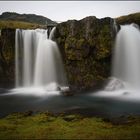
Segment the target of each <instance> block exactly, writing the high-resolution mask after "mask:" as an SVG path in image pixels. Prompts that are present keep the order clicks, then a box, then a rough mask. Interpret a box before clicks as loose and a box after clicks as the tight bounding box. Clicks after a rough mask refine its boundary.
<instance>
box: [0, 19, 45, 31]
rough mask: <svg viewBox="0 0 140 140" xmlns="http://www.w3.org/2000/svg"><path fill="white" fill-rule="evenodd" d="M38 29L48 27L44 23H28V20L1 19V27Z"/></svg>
mask: <svg viewBox="0 0 140 140" xmlns="http://www.w3.org/2000/svg"><path fill="white" fill-rule="evenodd" d="M5 28H10V29H16V28H19V29H36V28H46V27H45V26H43V25H39V24H34V23H28V22H22V21H10V20H8V21H7V20H5V21H4V20H1V21H0V29H5Z"/></svg>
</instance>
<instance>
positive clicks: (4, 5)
mask: <svg viewBox="0 0 140 140" xmlns="http://www.w3.org/2000/svg"><path fill="white" fill-rule="evenodd" d="M6 11H9V12H17V13H20V14H23V13H26V14H29V13H30V14H38V15H42V16H45V17H48V18H50V19H51V20H54V21H65V20H68V19H82V18H84V17H86V16H96V17H98V18H102V17H107V16H108V17H113V18H114V17H118V16H122V15H127V14H130V13H135V12H140V1H0V14H2V13H3V12H6Z"/></svg>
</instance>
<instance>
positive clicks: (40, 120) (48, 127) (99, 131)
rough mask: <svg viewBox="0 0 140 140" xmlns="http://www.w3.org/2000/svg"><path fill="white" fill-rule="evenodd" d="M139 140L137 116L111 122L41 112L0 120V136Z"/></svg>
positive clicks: (139, 132) (15, 115)
mask: <svg viewBox="0 0 140 140" xmlns="http://www.w3.org/2000/svg"><path fill="white" fill-rule="evenodd" d="M21 138H22V139H31V138H32V139H107V140H108V139H133V140H134V139H140V119H134V120H133V121H132V120H131V121H128V122H127V123H126V124H117V125H116V124H113V123H111V122H105V121H103V120H102V119H101V118H95V117H92V118H88V117H81V116H78V115H69V116H57V117H56V116H55V117H54V116H51V115H47V114H45V113H42V114H37V115H32V116H25V115H24V114H13V115H9V116H7V117H5V118H2V119H0V139H21Z"/></svg>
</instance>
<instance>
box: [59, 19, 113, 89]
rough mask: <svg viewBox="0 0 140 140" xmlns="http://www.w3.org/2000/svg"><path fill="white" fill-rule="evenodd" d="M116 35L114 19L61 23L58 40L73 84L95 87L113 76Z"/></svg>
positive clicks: (69, 78)
mask: <svg viewBox="0 0 140 140" xmlns="http://www.w3.org/2000/svg"><path fill="white" fill-rule="evenodd" d="M114 37H115V33H114V30H113V19H111V18H104V19H97V18H96V17H87V18H84V19H82V20H80V21H76V20H71V21H67V22H64V23H61V24H58V25H57V31H56V41H57V43H58V45H59V47H60V50H61V52H62V55H63V58H64V60H65V68H66V71H67V76H68V80H69V82H70V85H71V86H72V87H78V88H82V89H83V88H84V89H85V88H91V87H95V86H97V84H98V83H100V82H103V81H104V80H105V79H106V78H107V77H108V76H109V75H110V69H111V54H112V48H113V43H114Z"/></svg>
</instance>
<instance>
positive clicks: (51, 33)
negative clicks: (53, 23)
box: [49, 27, 56, 40]
mask: <svg viewBox="0 0 140 140" xmlns="http://www.w3.org/2000/svg"><path fill="white" fill-rule="evenodd" d="M55 30H56V27H54V28H53V29H52V30H51V32H50V35H49V39H51V40H53V39H54V33H55Z"/></svg>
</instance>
